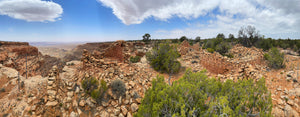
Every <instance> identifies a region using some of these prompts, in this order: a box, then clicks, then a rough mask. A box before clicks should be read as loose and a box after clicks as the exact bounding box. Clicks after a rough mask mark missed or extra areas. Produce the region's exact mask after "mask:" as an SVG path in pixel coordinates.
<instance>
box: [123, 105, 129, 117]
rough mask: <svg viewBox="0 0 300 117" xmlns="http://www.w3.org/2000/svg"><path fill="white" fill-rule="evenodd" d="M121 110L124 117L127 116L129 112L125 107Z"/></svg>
mask: <svg viewBox="0 0 300 117" xmlns="http://www.w3.org/2000/svg"><path fill="white" fill-rule="evenodd" d="M121 110H122V113H123V115H124V116H126V115H127V112H128V110H127V108H126V107H125V106H121Z"/></svg>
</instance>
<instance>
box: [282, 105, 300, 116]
mask: <svg viewBox="0 0 300 117" xmlns="http://www.w3.org/2000/svg"><path fill="white" fill-rule="evenodd" d="M284 116H285V117H299V114H298V112H297V111H295V110H294V109H293V108H292V107H291V106H290V105H286V106H285V107H284Z"/></svg>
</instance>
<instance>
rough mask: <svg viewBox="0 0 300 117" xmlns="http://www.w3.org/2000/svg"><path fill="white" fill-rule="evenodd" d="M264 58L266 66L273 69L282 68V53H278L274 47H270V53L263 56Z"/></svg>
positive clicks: (283, 65)
mask: <svg viewBox="0 0 300 117" xmlns="http://www.w3.org/2000/svg"><path fill="white" fill-rule="evenodd" d="M264 58H265V59H266V60H267V61H268V65H269V67H271V68H274V69H280V68H284V67H285V64H284V53H280V52H279V50H278V49H277V48H275V47H272V48H271V49H270V51H269V52H268V53H266V54H264Z"/></svg>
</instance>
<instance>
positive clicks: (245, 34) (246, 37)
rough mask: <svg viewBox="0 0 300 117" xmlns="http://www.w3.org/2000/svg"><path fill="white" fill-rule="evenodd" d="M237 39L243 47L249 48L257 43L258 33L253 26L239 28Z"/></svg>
mask: <svg viewBox="0 0 300 117" xmlns="http://www.w3.org/2000/svg"><path fill="white" fill-rule="evenodd" d="M238 37H239V39H240V43H241V44H242V45H243V46H245V47H251V46H253V45H254V44H255V43H256V42H257V40H258V38H259V33H258V31H256V29H255V27H254V26H250V25H249V26H247V27H241V29H240V30H239V35H238Z"/></svg>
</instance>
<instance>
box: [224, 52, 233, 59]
mask: <svg viewBox="0 0 300 117" xmlns="http://www.w3.org/2000/svg"><path fill="white" fill-rule="evenodd" d="M225 56H227V57H228V58H233V57H234V56H233V54H232V53H228V54H225Z"/></svg>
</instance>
